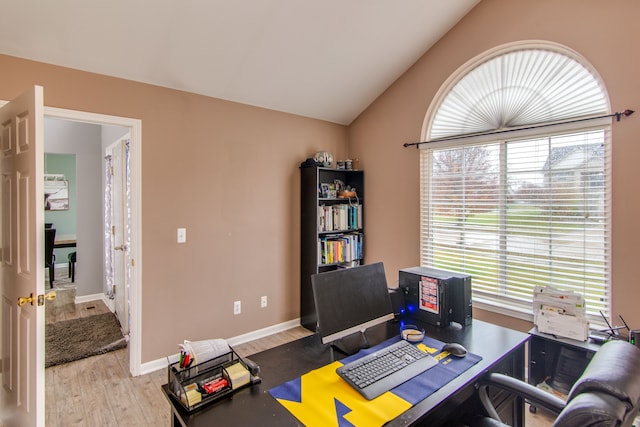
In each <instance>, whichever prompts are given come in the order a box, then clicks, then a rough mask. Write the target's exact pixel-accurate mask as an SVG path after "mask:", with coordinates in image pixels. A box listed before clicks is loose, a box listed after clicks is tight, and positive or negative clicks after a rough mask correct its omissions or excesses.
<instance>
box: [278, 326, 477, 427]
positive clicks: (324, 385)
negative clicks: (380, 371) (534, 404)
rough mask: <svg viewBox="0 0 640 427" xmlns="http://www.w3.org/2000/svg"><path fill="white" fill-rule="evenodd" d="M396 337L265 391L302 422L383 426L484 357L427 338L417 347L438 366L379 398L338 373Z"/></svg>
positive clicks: (312, 424) (392, 341)
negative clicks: (447, 349) (362, 392)
mask: <svg viewBox="0 0 640 427" xmlns="http://www.w3.org/2000/svg"><path fill="white" fill-rule="evenodd" d="M399 340H400V337H394V338H391V339H389V340H387V341H385V342H383V343H381V344H379V345H377V346H375V347H371V348H368V349H365V350H361V351H359V352H358V353H357V354H354V355H353V356H349V357H346V358H344V359H342V360H341V361H337V362H333V363H330V364H329V365H326V366H323V367H322V368H319V369H315V370H313V371H310V372H307V373H306V374H304V375H302V376H301V377H299V378H296V379H294V380H291V381H288V382H286V383H284V384H281V385H279V386H277V387H274V388H272V389H271V390H269V393H270V394H271V396H273V397H274V398H275V399H276V400H277V401H278V402H279V403H280V404H281V405H282V406H284V407H285V408H286V409H287V410H288V411H289V412H290V413H291V414H292V415H293V416H295V417H296V418H297V419H298V420H299V421H300V422H301V423H303V424H304V425H306V426H309V427H312V426H340V427H342V426H381V425H383V424H384V423H386V422H387V421H390V420H392V419H394V418H395V417H397V416H398V415H400V414H402V413H403V412H404V411H406V410H407V409H409V408H411V407H412V406H413V405H415V404H416V403H418V402H420V401H422V400H424V399H425V398H427V397H428V396H429V395H431V394H432V393H433V392H435V391H436V390H438V389H439V388H441V387H442V386H444V385H445V384H447V383H448V382H449V381H451V380H453V379H454V378H455V377H457V376H458V375H460V374H461V373H463V372H464V371H466V370H467V369H469V368H470V367H472V366H473V365H475V364H476V363H478V362H479V361H480V360H482V357H480V356H478V355H476V354H472V353H467V356H466V357H463V358H458V357H455V356H451V355H449V354H448V353H446V352H443V351H442V347H443V346H444V343H443V342H441V341H438V340H434V339H432V338H429V337H425V339H424V340H423V341H422V343H420V344H418V347H419V348H421V349H422V350H423V351H426V352H427V353H429V354H431V355H433V356H434V357H435V358H436V360H438V364H437V365H436V366H434V367H433V368H431V369H429V370H427V371H426V372H423V373H422V374H420V375H418V376H416V377H414V378H412V379H411V380H409V381H407V382H405V383H403V384H401V385H399V386H398V387H396V388H394V389H392V390H391V391H389V392H387V393H384V394H382V395H381V396H379V397H377V398H375V399H373V400H367V399H365V398H364V397H362V396H361V395H360V394H359V393H358V392H357V391H355V390H354V389H353V388H352V387H351V386H350V385H349V384H347V383H346V382H345V381H344V380H342V378H340V377H339V376H338V374H336V372H335V371H336V369H337V368H338V367H339V366H342V365H343V363H348V362H351V361H352V360H356V359H358V358H360V357H362V356H364V355H366V354H369V353H371V352H374V351H376V350H378V349H379V348H382V347H385V346H388V345H389V344H392V343H394V342H397V341H399Z"/></svg>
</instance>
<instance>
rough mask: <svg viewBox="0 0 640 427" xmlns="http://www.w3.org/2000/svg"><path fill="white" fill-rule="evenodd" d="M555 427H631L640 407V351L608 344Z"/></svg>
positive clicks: (622, 344) (573, 391) (591, 364)
mask: <svg viewBox="0 0 640 427" xmlns="http://www.w3.org/2000/svg"><path fill="white" fill-rule="evenodd" d="M567 402H568V403H567V406H566V407H565V408H564V409H563V410H562V412H560V415H558V418H557V419H556V421H555V423H554V424H553V425H554V427H575V426H631V425H632V424H633V421H634V419H635V417H636V415H637V414H638V409H639V408H640V349H638V348H637V347H636V346H634V345H631V344H629V343H628V342H625V341H609V342H607V343H605V344H603V345H602V347H601V348H600V350H598V351H597V352H596V354H595V355H594V356H593V358H592V359H591V361H590V362H589V365H587V368H586V369H585V371H584V373H583V374H582V375H581V376H580V378H579V379H578V381H576V383H575V384H574V385H573V387H572V388H571V391H570V392H569V396H568V399H567Z"/></svg>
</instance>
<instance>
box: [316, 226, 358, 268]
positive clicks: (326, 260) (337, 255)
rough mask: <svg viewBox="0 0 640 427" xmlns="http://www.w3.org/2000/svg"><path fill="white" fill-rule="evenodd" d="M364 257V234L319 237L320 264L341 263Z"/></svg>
mask: <svg viewBox="0 0 640 427" xmlns="http://www.w3.org/2000/svg"><path fill="white" fill-rule="evenodd" d="M361 258H362V234H361V233H349V234H340V235H332V236H325V237H321V238H320V239H318V264H320V265H325V264H339V263H346V262H351V261H357V260H359V259H361Z"/></svg>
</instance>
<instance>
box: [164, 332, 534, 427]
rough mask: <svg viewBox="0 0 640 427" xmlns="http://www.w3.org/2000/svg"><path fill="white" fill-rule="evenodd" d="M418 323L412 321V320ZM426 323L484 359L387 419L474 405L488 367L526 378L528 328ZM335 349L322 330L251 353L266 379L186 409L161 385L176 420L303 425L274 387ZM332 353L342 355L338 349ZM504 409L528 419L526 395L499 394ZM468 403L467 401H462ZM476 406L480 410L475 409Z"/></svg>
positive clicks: (326, 359) (427, 416) (434, 417)
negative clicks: (454, 326) (478, 384)
mask: <svg viewBox="0 0 640 427" xmlns="http://www.w3.org/2000/svg"><path fill="white" fill-rule="evenodd" d="M412 323H413V322H412ZM419 326H423V327H424V328H425V330H426V332H427V335H428V336H430V337H432V338H435V339H437V340H440V341H443V342H459V343H461V344H462V345H464V346H465V347H466V348H467V349H468V350H469V351H470V352H472V353H475V354H478V355H480V356H482V358H483V359H482V360H481V361H480V362H479V363H477V364H476V365H474V366H473V367H471V368H470V369H468V370H467V371H465V372H464V373H462V374H461V375H460V376H458V377H457V378H455V379H454V380H452V381H451V382H450V383H448V384H447V385H445V386H444V387H442V388H441V389H440V390H438V391H436V392H435V393H433V394H432V395H431V396H429V397H427V398H426V399H424V400H423V401H422V402H419V403H418V404H417V405H415V406H414V407H413V408H411V409H409V410H408V411H406V412H404V413H403V414H402V415H400V416H399V417H397V418H395V419H394V420H392V421H390V422H389V423H388V424H387V425H390V426H401V425H403V426H404V425H414V424H418V423H420V424H424V425H428V426H438V425H442V424H444V423H445V422H446V421H448V420H451V419H452V418H454V417H457V416H460V415H461V413H462V411H461V408H464V409H469V410H471V411H475V410H476V408H479V407H480V406H479V405H480V403H479V401H478V400H477V397H476V396H477V395H476V394H475V389H474V384H475V382H476V381H477V380H478V379H479V378H480V377H481V376H482V375H483V374H484V373H485V372H501V373H505V374H508V375H511V376H514V377H516V378H520V379H524V363H525V360H524V347H525V343H526V342H527V340H528V339H529V335H528V334H526V333H522V332H518V331H514V330H511V329H506V328H502V327H500V326H496V325H493V324H490V323H486V322H482V321H479V320H474V321H473V324H472V325H471V326H468V327H466V328H464V329H462V330H455V329H452V328H437V327H435V326H431V325H419ZM398 333H399V325H398V323H394V322H390V323H387V324H384V325H380V326H377V327H374V328H372V329H371V330H370V331H368V332H367V336H368V337H369V339H370V342H371V343H372V345H374V344H376V343H378V342H381V341H383V340H384V339H386V338H388V337H392V336H394V335H397V334H398ZM331 354H332V351H331V350H330V348H329V346H326V345H322V344H321V342H320V338H319V336H318V335H317V334H315V335H311V336H308V337H305V338H301V339H299V340H296V341H293V342H290V343H287V344H283V345H281V346H278V347H275V348H272V349H270V350H266V351H263V352H260V353H256V354H254V355H251V356H249V358H250V359H251V360H253V361H254V362H256V363H257V364H258V365H259V366H260V368H261V374H260V375H261V377H262V383H260V384H256V385H254V386H251V387H247V388H244V389H241V390H239V391H237V392H236V393H234V394H233V397H232V398H229V399H222V400H221V401H219V402H216V403H213V404H212V405H210V406H207V407H205V408H203V409H202V410H200V411H196V412H194V413H191V414H190V413H188V412H187V411H185V410H184V409H183V408H182V406H181V405H180V403H178V402H176V401H174V400H173V397H172V396H170V395H169V394H168V393H169V392H168V385H167V384H165V385H163V386H162V391H163V392H164V393H165V395H166V396H167V399H168V400H169V403H170V405H171V412H172V425H174V426H211V425H216V424H220V425H241V426H252V425H261V426H266V425H273V426H299V425H301V424H300V423H299V422H298V420H297V419H296V418H295V417H294V416H293V415H291V414H290V413H289V412H288V411H287V410H286V409H285V408H284V407H283V406H281V405H280V404H279V403H278V402H277V401H276V400H275V399H274V398H273V397H271V395H270V394H269V390H270V389H271V388H273V387H275V386H277V385H280V384H282V383H284V382H285V381H289V380H292V379H294V378H297V377H299V376H300V375H302V374H304V373H306V372H308V371H311V370H313V369H317V368H320V367H322V366H324V365H326V364H328V363H331V362H332V356H331ZM333 354H334V355H335V357H336V358H337V359H340V358H342V357H341V356H339V355H340V353H339V352H338V351H334V352H333ZM498 399H499V401H502V403H501V405H500V408H499V409H500V411H501V415H504V418H503V419H504V420H506V421H511V422H510V424H511V425H513V426H516V427H517V426H522V425H523V424H524V419H523V413H524V403H523V401H522V399H519V398H511V397H509V396H507V395H506V394H505V395H503V396H501V395H499V396H498ZM463 404H464V406H463ZM478 411H479V409H478ZM476 412H477V411H476Z"/></svg>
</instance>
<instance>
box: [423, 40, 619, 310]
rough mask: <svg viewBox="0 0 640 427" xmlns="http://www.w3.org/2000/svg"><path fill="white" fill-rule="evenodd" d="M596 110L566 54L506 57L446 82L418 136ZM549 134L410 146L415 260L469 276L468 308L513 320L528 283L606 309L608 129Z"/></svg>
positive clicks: (599, 107) (599, 103) (602, 100)
mask: <svg viewBox="0 0 640 427" xmlns="http://www.w3.org/2000/svg"><path fill="white" fill-rule="evenodd" d="M515 75H517V76H518V77H516V76H515ZM486 86H489V89H487V87H486ZM534 92H535V94H533V93H534ZM543 98H544V100H543V101H544V102H543V101H542V99H543ZM572 100H573V101H572ZM454 104H457V106H455V107H454V106H453V105H454ZM482 106H484V107H482ZM606 106H607V102H606V96H605V94H604V93H603V92H602V90H601V89H600V86H599V83H598V82H597V80H596V79H595V78H594V77H593V76H592V75H591V74H590V73H589V72H588V71H587V70H586V69H585V68H584V67H583V66H582V65H581V64H579V63H578V62H577V61H575V60H574V59H573V58H569V57H566V56H564V55H561V54H559V53H556V52H550V51H538V50H533V51H520V52H510V53H507V54H505V55H503V56H500V57H498V58H494V59H492V60H490V61H487V62H485V63H484V64H482V65H480V66H479V67H478V68H476V69H474V70H472V72H470V73H468V74H467V75H466V76H464V77H463V78H462V79H461V80H460V81H459V82H458V83H457V84H456V85H455V86H453V88H452V89H451V90H450V91H449V93H448V94H447V95H446V96H445V97H444V98H443V103H442V104H441V108H439V109H438V110H436V112H435V116H434V117H435V118H434V121H433V122H432V126H431V128H430V129H431V131H432V132H431V134H430V136H431V137H432V138H437V137H445V136H451V135H458V134H460V133H469V132H480V131H487V130H500V129H508V128H509V127H513V126H516V127H521V126H523V125H529V124H533V123H538V122H545V123H547V122H553V121H554V120H555V121H557V120H563V119H570V118H579V117H584V115H585V114H586V115H587V116H589V115H594V114H597V113H600V114H602V113H604V112H606V108H607V107H606ZM455 109H457V111H458V114H457V117H458V118H456V117H455V115H454V114H453V111H454V110H455ZM478 110H481V111H478ZM460 111H467V112H468V113H469V114H468V116H465V115H464V114H463V115H460ZM584 126H588V125H584ZM541 132H547V133H541ZM550 132H551V131H550V130H545V131H542V130H540V129H536V130H531V131H527V132H523V133H519V134H518V136H517V137H516V136H510V137H511V138H512V139H506V136H505V137H504V138H502V139H496V138H498V137H495V136H494V137H493V138H494V140H491V141H487V140H486V139H485V140H483V141H482V142H478V140H474V139H472V138H469V139H465V140H458V141H455V142H448V143H439V144H425V145H423V146H422V150H421V264H422V265H425V266H433V267H436V268H442V269H446V270H453V271H459V272H464V273H467V274H471V275H472V278H473V279H472V285H473V299H474V302H484V303H486V304H489V305H494V306H497V307H500V308H501V309H506V310H515V311H519V312H524V313H531V304H532V295H533V288H534V286H536V285H541V286H547V285H552V286H557V287H559V288H561V289H572V290H575V291H577V292H580V293H582V294H584V295H585V298H586V302H587V312H588V314H590V315H593V316H597V319H598V320H599V319H600V314H599V312H600V311H602V312H603V313H605V314H606V315H608V313H609V275H610V271H609V269H610V255H609V246H610V245H609V239H610V236H609V224H610V202H609V200H610V188H609V177H610V162H609V158H610V155H609V150H610V142H609V137H610V131H609V126H608V124H602V123H598V124H595V125H594V124H592V125H591V127H589V128H587V127H585V128H578V129H576V126H572V127H571V128H570V129H569V128H567V129H562V127H560V129H558V128H554V129H553V132H554V133H550ZM523 134H524V135H523ZM593 319H595V318H593Z"/></svg>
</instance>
